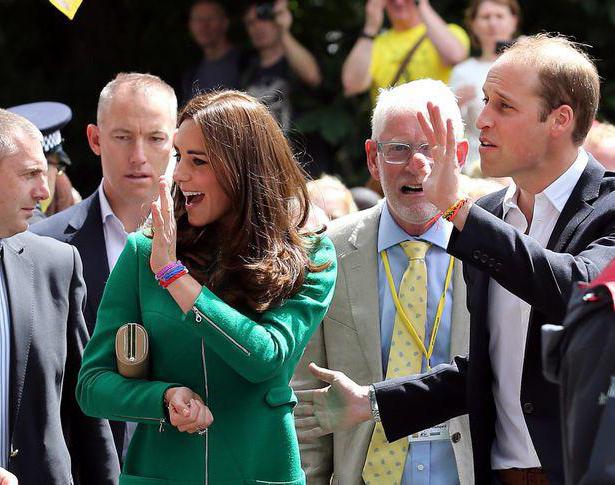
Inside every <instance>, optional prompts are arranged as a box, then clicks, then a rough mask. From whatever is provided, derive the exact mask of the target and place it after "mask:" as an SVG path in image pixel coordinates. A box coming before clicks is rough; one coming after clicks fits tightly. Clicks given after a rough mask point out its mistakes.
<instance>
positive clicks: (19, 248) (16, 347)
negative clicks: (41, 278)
mask: <svg viewBox="0 0 615 485" xmlns="http://www.w3.org/2000/svg"><path fill="white" fill-rule="evenodd" d="M3 260H4V262H3V263H4V274H5V279H6V284H7V294H8V299H9V307H10V315H11V335H12V342H11V354H12V357H13V358H12V359H11V363H12V364H11V377H10V382H11V384H10V386H11V402H10V413H11V417H10V421H11V433H12V430H13V429H14V423H15V422H16V419H17V417H18V416H19V407H20V404H21V397H22V395H23V390H24V382H25V380H26V371H27V367H28V357H29V354H30V344H31V343H32V333H33V331H34V301H35V299H34V265H33V263H32V260H31V259H30V258H29V256H28V255H27V250H26V248H25V247H24V246H23V245H22V244H21V241H20V239H19V237H17V238H15V237H14V238H11V239H9V240H6V241H5V245H4V257H3Z"/></svg>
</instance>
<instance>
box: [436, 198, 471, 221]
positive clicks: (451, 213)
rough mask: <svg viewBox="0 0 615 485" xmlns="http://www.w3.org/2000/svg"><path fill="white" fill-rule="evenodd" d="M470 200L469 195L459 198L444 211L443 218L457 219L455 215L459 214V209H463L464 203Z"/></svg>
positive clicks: (448, 219)
mask: <svg viewBox="0 0 615 485" xmlns="http://www.w3.org/2000/svg"><path fill="white" fill-rule="evenodd" d="M469 200H470V199H469V198H468V197H466V198H464V199H459V200H458V201H457V202H455V203H454V204H453V205H451V206H450V207H449V208H448V209H446V210H445V211H444V212H443V213H442V218H443V219H446V220H447V221H449V222H453V219H455V217H457V214H458V213H459V209H461V208H462V207H463V205H464V204H465V203H466V202H468V201H469Z"/></svg>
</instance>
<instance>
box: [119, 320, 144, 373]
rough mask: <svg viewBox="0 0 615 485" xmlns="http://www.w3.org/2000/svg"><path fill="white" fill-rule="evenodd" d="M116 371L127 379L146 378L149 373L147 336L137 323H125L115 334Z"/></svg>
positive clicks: (141, 326)
mask: <svg viewBox="0 0 615 485" xmlns="http://www.w3.org/2000/svg"><path fill="white" fill-rule="evenodd" d="M115 357H116V360H117V371H118V372H119V373H120V374H121V375H122V376H124V377H127V378H129V379H146V378H147V376H148V375H149V338H148V335H147V331H146V330H145V328H144V327H143V325H140V324H138V323H126V324H124V325H122V326H121V327H120V328H119V329H118V331H117V333H116V334H115Z"/></svg>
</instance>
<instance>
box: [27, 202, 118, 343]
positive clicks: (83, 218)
mask: <svg viewBox="0 0 615 485" xmlns="http://www.w3.org/2000/svg"><path fill="white" fill-rule="evenodd" d="M30 231H32V232H33V233H35V234H39V235H41V236H49V237H52V238H54V239H57V240H58V241H62V242H66V243H68V244H71V245H72V246H75V247H76V248H77V250H78V251H79V254H80V255H81V260H82V261H83V277H84V279H85V284H86V286H87V289H88V291H87V300H86V305H85V311H84V317H85V322H86V325H87V327H88V331H89V332H90V335H92V332H93V331H94V325H95V324H96V312H97V311H98V305H99V304H100V299H101V298H102V294H103V290H104V289H105V283H106V282H107V279H108V278H109V263H108V261H107V249H106V246H105V234H104V232H103V223H102V216H101V213H100V197H99V196H98V190H97V191H96V192H94V193H93V194H92V195H90V196H89V197H88V198H87V199H85V200H83V201H81V202H80V203H78V204H76V205H74V206H72V207H69V208H68V209H66V210H63V211H62V212H59V213H58V214H54V215H53V216H51V217H48V218H46V219H43V220H42V221H40V222H37V223H36V224H33V225H32V226H30Z"/></svg>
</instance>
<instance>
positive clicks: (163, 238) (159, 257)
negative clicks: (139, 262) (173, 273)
mask: <svg viewBox="0 0 615 485" xmlns="http://www.w3.org/2000/svg"><path fill="white" fill-rule="evenodd" d="M159 193H160V198H159V200H157V201H154V202H152V207H151V209H152V222H153V231H152V232H153V233H154V238H153V241H152V255H151V257H150V268H151V269H152V271H153V272H154V273H158V272H159V271H160V270H161V269H162V268H164V267H165V266H166V265H167V264H169V263H171V262H175V260H176V259H177V258H176V255H175V245H176V242H177V226H176V224H175V216H174V213H173V197H171V190H170V189H169V182H167V180H166V178H165V177H164V176H162V177H160V183H159Z"/></svg>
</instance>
